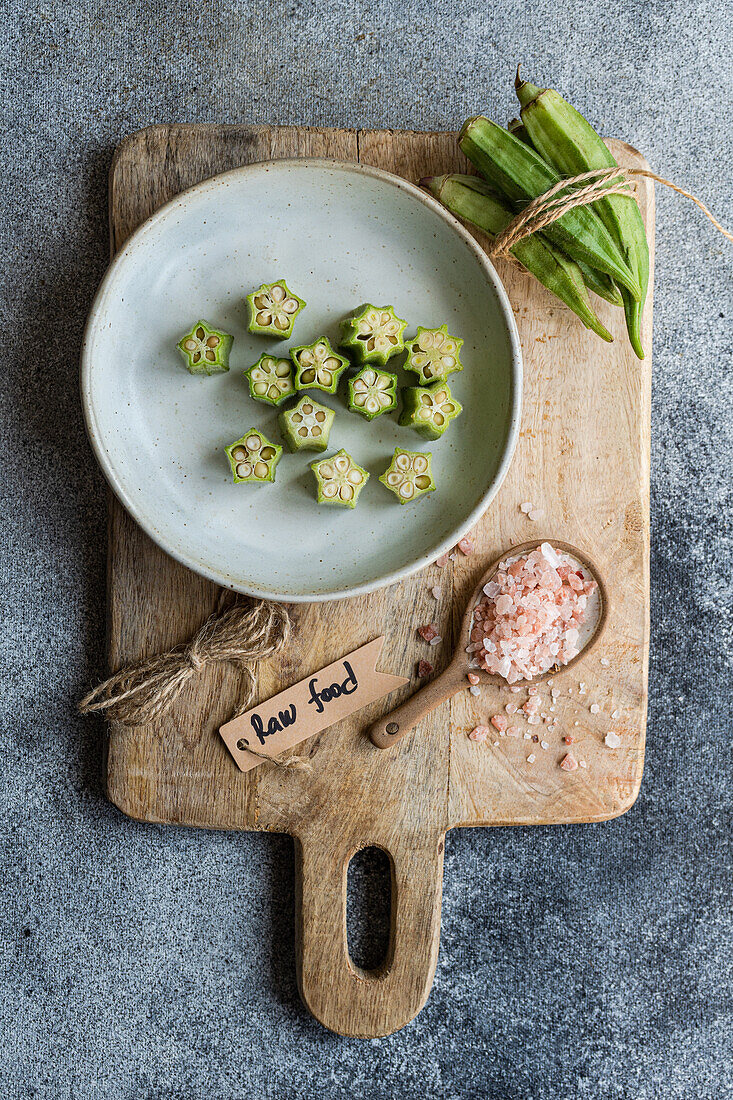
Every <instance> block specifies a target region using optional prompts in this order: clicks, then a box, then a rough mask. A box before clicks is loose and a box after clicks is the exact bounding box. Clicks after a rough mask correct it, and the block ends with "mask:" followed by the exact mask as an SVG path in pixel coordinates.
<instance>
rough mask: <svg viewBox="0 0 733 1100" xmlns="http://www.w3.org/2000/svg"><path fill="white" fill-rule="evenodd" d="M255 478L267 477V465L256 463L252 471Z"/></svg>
mask: <svg viewBox="0 0 733 1100" xmlns="http://www.w3.org/2000/svg"><path fill="white" fill-rule="evenodd" d="M254 474H255V477H267V463H266V462H256V463H255V469H254Z"/></svg>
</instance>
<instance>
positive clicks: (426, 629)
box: [417, 623, 438, 642]
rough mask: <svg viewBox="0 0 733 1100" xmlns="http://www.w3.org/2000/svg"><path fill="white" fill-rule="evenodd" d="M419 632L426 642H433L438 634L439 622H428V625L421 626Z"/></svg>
mask: <svg viewBox="0 0 733 1100" xmlns="http://www.w3.org/2000/svg"><path fill="white" fill-rule="evenodd" d="M417 632H418V634H419V635H420V637H421V638H423V639H424V640H425V641H426V642H432V640H433V638H436V637H437V635H438V624H437V623H428V624H427V626H419V627H418V628H417Z"/></svg>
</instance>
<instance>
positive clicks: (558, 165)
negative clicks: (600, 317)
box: [515, 71, 649, 359]
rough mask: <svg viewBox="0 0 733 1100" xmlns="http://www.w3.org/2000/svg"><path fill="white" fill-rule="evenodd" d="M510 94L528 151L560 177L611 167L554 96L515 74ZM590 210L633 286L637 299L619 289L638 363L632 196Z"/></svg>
mask: <svg viewBox="0 0 733 1100" xmlns="http://www.w3.org/2000/svg"><path fill="white" fill-rule="evenodd" d="M515 88H516V91H517V97H518V99H519V102H520V105H521V115H522V121H523V122H524V125H525V126H526V128H527V132H528V133H529V136H530V140H531V142H532V144H533V146H534V147H535V149H537V151H538V153H539V154H540V155H541V156H542V157H544V158H545V160H546V161H547V162H548V163H549V164H551V165H552V167H553V168H554V169H555V170H556V171H558V172H560V173H561V175H564V176H575V175H580V174H581V173H583V172H590V171H592V170H593V169H596V168H613V167H615V166H616V165H617V163H618V162H617V161H616V158H615V157H614V156H613V154H612V153H611V150H610V149H609V148H608V146H607V145H606V144H605V142H604V141H603V139H602V138H601V136H600V135H599V134H598V133H596V131H595V130H594V129H593V127H592V126H591V124H590V123H589V122H588V121H587V119H585V118H583V116H582V115H581V114H580V112H579V111H576V109H575V108H574V107H573V106H572V105H571V104H570V103H568V102H567V100H566V99H563V97H562V96H561V95H560V93H559V92H556V91H554V89H552V88H538V87H537V85H535V84H530V83H528V82H527V81H525V80H522V79H521V78H520V76H519V72H518V71H517V77H516V80H515ZM593 205H594V207H595V209H596V211H597V213H598V217H599V218H600V219H601V221H602V222H603V224H604V225H605V227H606V229H607V230H608V232H609V234H610V235H611V236H612V237H613V239H614V241H615V242H616V244H617V246H618V247H619V249H620V250H621V252H622V255H623V256H624V258H625V260H626V263H627V264H628V266H629V268H630V269H631V271H632V273H633V276H634V280H635V282H636V283H638V285H639V290H640V293H639V295H635V294H631V293H629V288H627V287H626V286H625V285H622V287H621V296H622V298H623V305H624V312H625V314H626V327H627V329H628V333H629V339H630V340H631V344H632V347H633V348H634V351H635V352H636V354H637V356H638V357H639V358H640V359H643V358H644V349H643V348H642V346H641V315H642V311H643V308H644V301H645V298H646V294H647V290H648V288H649V244H648V242H647V239H646V230H645V228H644V220H643V218H642V216H641V211H640V210H639V206H638V203H637V201H636V199H635V197H634V196H633V195H628V196H626V195H608V196H606V197H604V198H602V199H599V200H598V202H596V203H594V204H593Z"/></svg>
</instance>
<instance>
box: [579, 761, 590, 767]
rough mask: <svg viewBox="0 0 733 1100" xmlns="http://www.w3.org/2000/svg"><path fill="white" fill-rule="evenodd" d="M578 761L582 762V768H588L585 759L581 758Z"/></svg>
mask: <svg viewBox="0 0 733 1100" xmlns="http://www.w3.org/2000/svg"><path fill="white" fill-rule="evenodd" d="M578 763H579V764H580V766H581V768H587V767H588V765H587V764H586V762H585V760H579V761H578Z"/></svg>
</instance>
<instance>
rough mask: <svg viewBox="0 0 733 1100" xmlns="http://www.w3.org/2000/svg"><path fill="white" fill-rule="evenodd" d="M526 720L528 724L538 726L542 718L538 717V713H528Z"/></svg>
mask: <svg viewBox="0 0 733 1100" xmlns="http://www.w3.org/2000/svg"><path fill="white" fill-rule="evenodd" d="M527 721H528V722H529V724H530V726H539V724H540V722H541V721H542V719H541V718H540V716H539V714H530V716H529V718H528V719H527Z"/></svg>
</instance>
